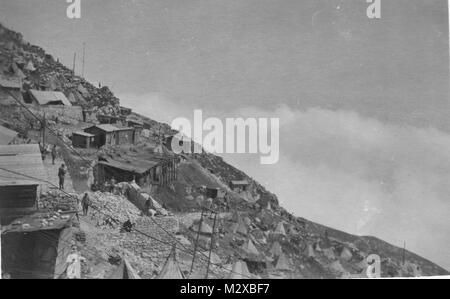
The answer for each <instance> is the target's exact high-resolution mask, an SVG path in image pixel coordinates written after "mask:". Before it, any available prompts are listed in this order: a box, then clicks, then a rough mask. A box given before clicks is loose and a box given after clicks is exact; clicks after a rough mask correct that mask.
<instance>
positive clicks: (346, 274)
mask: <svg viewBox="0 0 450 299" xmlns="http://www.w3.org/2000/svg"><path fill="white" fill-rule="evenodd" d="M0 38H1V39H0V41H1V42H0V48H1V53H0V72H1V73H3V75H7V76H20V77H22V79H23V80H24V87H26V88H38V87H43V88H46V89H48V90H60V91H62V92H64V93H66V94H73V95H74V97H75V103H74V104H76V105H79V106H81V107H83V109H85V110H90V111H93V118H92V119H91V120H90V121H94V122H95V121H96V116H97V115H99V114H106V115H111V116H117V115H118V114H119V112H120V109H119V105H120V100H119V99H118V98H116V97H115V96H114V94H113V93H112V92H111V91H110V90H109V89H108V87H105V86H103V87H100V86H98V87H97V86H93V85H92V84H90V83H89V82H87V81H85V80H84V79H83V78H80V77H78V76H75V75H74V74H73V73H72V71H71V70H69V69H68V68H66V67H65V66H63V65H62V64H60V63H59V61H58V60H57V59H56V60H55V59H54V58H53V57H52V56H51V55H48V54H47V53H45V51H44V50H43V49H41V48H39V47H36V46H33V45H30V44H28V43H27V42H25V41H24V40H23V38H22V37H21V36H20V34H17V33H15V32H12V31H10V30H7V29H6V28H4V27H3V26H1V25H0ZM30 62H31V64H32V65H33V68H31V67H29V63H30ZM133 117H134V118H135V119H138V120H141V121H145V122H147V123H149V124H150V125H151V129H150V130H149V131H150V134H149V135H148V136H147V137H145V138H144V137H143V140H142V143H141V144H139V145H137V146H128V147H114V148H103V149H100V150H81V149H77V150H74V149H72V148H71V147H70V146H68V145H67V144H70V139H69V138H68V137H69V136H70V133H71V132H72V131H76V130H80V129H82V128H84V127H86V126H88V125H89V124H90V121H88V122H86V123H84V122H81V121H79V120H73V119H61V120H59V121H58V122H56V121H55V120H51V119H50V120H48V122H47V123H46V125H47V126H48V127H49V128H51V130H52V132H54V133H51V132H47V135H46V136H47V138H48V140H47V142H48V143H50V144H56V145H58V153H59V160H58V164H57V165H56V166H54V165H52V164H51V161H50V156H49V157H48V158H47V160H46V161H45V163H44V165H45V168H46V170H47V174H48V179H49V180H50V181H51V182H52V183H55V185H57V176H56V174H57V167H59V165H60V163H61V162H62V161H64V163H65V164H66V165H67V166H68V167H69V174H68V178H67V180H66V181H67V182H66V189H67V192H68V193H70V194H65V193H62V192H59V191H58V190H55V189H54V188H51V189H50V190H49V191H48V192H46V193H45V194H43V195H42V196H41V199H40V206H41V208H46V209H53V210H60V209H62V210H80V207H79V205H78V204H77V198H78V200H80V199H81V196H82V193H83V192H84V191H86V190H88V188H87V187H88V185H89V180H91V179H92V166H93V164H94V163H95V160H96V159H97V158H98V155H101V154H111V153H115V154H117V153H121V152H122V153H123V152H126V153H132V154H133V155H137V156H139V155H140V154H141V153H142V155H144V152H145V151H148V150H149V148H151V147H152V146H153V147H154V146H155V144H157V143H158V142H159V140H160V136H161V135H163V134H167V133H171V132H172V130H171V129H170V127H169V126H168V125H166V124H161V123H158V122H156V121H154V120H151V119H149V118H147V117H145V116H141V115H139V114H137V113H133ZM0 120H1V123H2V124H5V125H7V126H8V127H10V128H12V129H15V130H17V131H18V132H19V133H20V134H21V137H22V141H23V142H37V141H39V140H40V138H42V136H41V135H40V130H41V128H42V126H41V124H40V123H39V122H37V121H36V120H35V119H33V118H32V117H31V115H29V114H27V113H26V112H24V111H23V109H22V108H21V107H19V106H17V105H12V106H11V105H8V106H5V105H2V106H1V109H0ZM235 179H245V180H248V181H249V182H250V184H251V191H250V192H247V193H245V194H244V193H236V192H234V191H232V190H230V189H229V187H228V182H229V181H230V180H235ZM202 186H212V187H217V188H221V189H224V190H226V191H227V192H228V193H229V195H230V199H231V207H230V210H229V211H226V210H224V206H223V205H222V204H221V203H220V202H218V201H216V202H215V203H214V205H213V208H214V209H216V211H217V212H218V216H217V219H216V223H215V225H214V219H213V217H214V214H211V213H207V215H206V216H205V217H204V220H203V221H202V223H201V225H200V222H199V220H200V210H201V209H200V207H201V206H202V205H204V204H205V202H206V200H207V199H206V198H205V194H204V192H203V191H202V189H201V187H202ZM151 195H152V196H153V197H154V199H155V200H156V201H157V203H158V204H159V205H161V206H165V207H166V208H167V209H169V211H170V212H171V213H168V215H166V216H159V217H148V216H145V215H143V214H142V212H141V211H140V210H139V209H138V208H137V207H135V206H134V205H133V204H132V203H131V202H130V201H129V200H128V198H127V197H125V196H124V195H121V194H120V192H117V194H111V193H101V192H96V193H90V197H91V200H92V206H91V209H90V212H89V214H88V215H87V216H83V215H81V214H80V215H79V221H78V222H77V225H76V234H75V239H76V242H77V244H78V246H79V248H80V249H81V254H82V255H83V256H84V257H86V263H85V264H84V265H83V278H107V277H109V276H110V275H111V273H113V272H114V269H116V268H117V267H118V265H119V264H120V260H121V259H122V258H126V259H127V260H128V261H129V262H130V263H131V265H132V266H133V267H134V268H135V269H136V271H137V272H138V273H139V275H140V276H141V277H142V278H155V277H157V275H158V274H159V273H160V272H161V269H162V267H163V265H164V262H165V261H166V259H167V257H168V256H169V254H170V252H171V250H172V248H173V246H174V245H175V246H176V253H177V254H176V255H177V262H178V264H179V266H180V268H181V271H182V272H183V273H184V274H185V276H186V277H190V278H204V277H205V275H206V272H207V271H206V269H207V267H208V259H209V255H210V253H209V251H210V250H211V261H212V263H211V264H210V273H209V278H226V277H229V276H230V275H234V274H236V272H239V273H240V275H241V277H245V278H250V277H251V278H350V277H364V276H365V269H366V268H367V266H368V265H367V263H366V260H365V258H366V257H367V256H368V255H370V254H377V255H379V256H380V257H381V262H382V268H381V269H382V276H418V275H442V274H448V273H447V272H446V271H445V270H444V269H442V268H440V267H438V266H437V265H434V264H433V263H431V262H429V261H427V260H425V259H423V258H421V257H419V256H417V255H415V254H413V253H411V252H408V251H406V252H403V250H402V249H400V248H397V247H394V246H392V245H390V244H387V243H385V242H383V241H381V240H378V239H376V238H373V237H359V236H353V235H349V234H346V233H344V232H340V231H337V230H334V229H332V228H328V227H325V226H322V225H319V224H316V223H313V222H310V221H308V220H306V219H303V218H300V217H294V216H293V215H291V214H289V213H288V212H287V211H286V210H284V209H283V208H282V207H281V206H279V203H278V200H277V197H276V196H275V195H274V194H272V193H270V192H269V191H268V190H266V189H265V188H264V187H263V186H262V185H260V184H259V183H258V182H256V181H255V180H253V179H252V178H250V177H249V176H247V175H246V174H245V173H243V172H242V171H240V170H238V169H236V168H235V167H232V166H231V165H229V164H227V163H226V162H225V161H223V159H222V158H220V157H217V156H214V155H211V154H207V153H205V154H201V155H196V156H190V157H188V158H187V159H186V160H184V161H183V163H182V164H181V166H180V168H179V171H178V179H177V180H176V181H175V182H173V183H172V184H170V186H167V187H164V188H159V189H158V190H157V191H155V192H154V193H153V194H151ZM127 220H130V221H131V222H132V223H133V224H134V229H133V230H131V231H125V230H123V224H124V222H126V221H127ZM213 228H214V229H213ZM194 248H195V249H196V262H195V263H194V267H193V271H191V264H192V260H193V252H194ZM403 255H404V259H405V261H404V262H403ZM232 269H234V270H232ZM243 273H245V275H244V276H242V275H243Z"/></svg>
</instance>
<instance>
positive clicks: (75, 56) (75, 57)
mask: <svg viewBox="0 0 450 299" xmlns="http://www.w3.org/2000/svg"><path fill="white" fill-rule="evenodd" d="M76 59H77V52H75V53H73V67H72V72H73V76H74V77H75V61H76Z"/></svg>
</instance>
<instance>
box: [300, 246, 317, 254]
mask: <svg viewBox="0 0 450 299" xmlns="http://www.w3.org/2000/svg"><path fill="white" fill-rule="evenodd" d="M303 254H304V255H306V256H307V257H315V255H316V254H315V252H314V248H313V246H312V244H308V245H307V246H306V248H305V250H304V251H303Z"/></svg>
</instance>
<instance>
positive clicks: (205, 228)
mask: <svg viewBox="0 0 450 299" xmlns="http://www.w3.org/2000/svg"><path fill="white" fill-rule="evenodd" d="M199 228H200V230H199ZM191 230H192V231H194V232H200V234H203V235H211V234H212V233H213V229H212V227H211V226H210V225H209V224H208V223H206V222H205V221H202V223H201V226H200V223H199V222H198V223H195V224H193V225H192V226H191Z"/></svg>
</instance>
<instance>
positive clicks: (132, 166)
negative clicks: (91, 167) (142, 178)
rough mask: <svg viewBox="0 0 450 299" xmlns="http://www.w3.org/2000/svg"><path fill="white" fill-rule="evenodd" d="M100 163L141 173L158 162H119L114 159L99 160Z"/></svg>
mask: <svg viewBox="0 0 450 299" xmlns="http://www.w3.org/2000/svg"><path fill="white" fill-rule="evenodd" d="M98 164H100V165H105V166H110V167H113V168H117V169H121V170H125V171H128V172H134V173H137V174H143V173H145V172H147V171H148V170H150V169H152V168H153V167H155V166H157V165H158V164H159V163H158V162H155V161H145V160H135V161H131V162H119V161H116V160H108V161H100V162H98Z"/></svg>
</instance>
